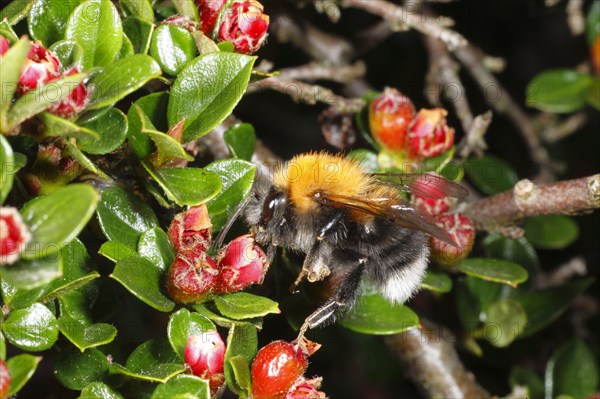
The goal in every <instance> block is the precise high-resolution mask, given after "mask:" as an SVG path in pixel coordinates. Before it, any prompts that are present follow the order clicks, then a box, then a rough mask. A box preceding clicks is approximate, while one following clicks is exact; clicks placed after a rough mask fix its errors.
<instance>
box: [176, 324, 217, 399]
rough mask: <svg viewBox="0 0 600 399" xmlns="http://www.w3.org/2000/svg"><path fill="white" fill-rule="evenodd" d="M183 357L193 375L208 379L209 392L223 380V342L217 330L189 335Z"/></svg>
mask: <svg viewBox="0 0 600 399" xmlns="http://www.w3.org/2000/svg"><path fill="white" fill-rule="evenodd" d="M184 357H185V363H186V364H187V365H188V366H189V367H190V368H191V370H192V373H194V375H196V376H198V377H200V378H203V379H205V380H208V381H209V385H210V391H211V393H213V394H214V393H215V392H216V391H217V390H218V389H219V387H221V385H223V383H224V382H225V375H224V374H223V364H224V362H225V344H224V343H223V340H222V339H221V336H220V335H219V333H218V332H217V331H215V330H212V331H207V332H204V333H202V334H199V335H191V336H189V337H188V340H187V344H186V346H185V352H184Z"/></svg>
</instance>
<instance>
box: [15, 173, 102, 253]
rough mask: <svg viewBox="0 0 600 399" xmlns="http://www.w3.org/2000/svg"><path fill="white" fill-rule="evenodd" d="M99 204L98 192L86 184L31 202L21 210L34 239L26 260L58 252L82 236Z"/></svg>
mask: <svg viewBox="0 0 600 399" xmlns="http://www.w3.org/2000/svg"><path fill="white" fill-rule="evenodd" d="M97 203H98V193H97V192H96V190H95V189H94V188H93V187H92V186H89V185H86V184H71V185H68V186H66V187H63V188H60V189H58V190H56V191H54V192H53V193H52V194H48V195H46V196H44V197H38V198H36V199H34V200H32V201H29V202H28V203H27V204H25V206H24V207H23V208H22V209H21V211H20V212H21V216H22V217H23V221H24V222H25V224H27V226H29V231H30V232H31V237H32V238H31V241H30V242H29V243H28V244H27V247H26V248H25V252H23V253H22V257H23V258H24V259H34V258H39V257H45V256H49V255H52V254H54V253H56V252H58V251H59V250H60V249H61V248H62V247H64V246H65V245H66V244H68V243H69V242H70V241H71V240H73V239H74V238H75V237H77V235H79V233H80V232H81V230H82V229H83V228H84V227H85V225H86V224H87V222H88V221H89V220H90V218H91V217H92V215H93V214H94V210H95V209H96V204H97Z"/></svg>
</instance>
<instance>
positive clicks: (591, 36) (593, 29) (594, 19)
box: [586, 1, 600, 45]
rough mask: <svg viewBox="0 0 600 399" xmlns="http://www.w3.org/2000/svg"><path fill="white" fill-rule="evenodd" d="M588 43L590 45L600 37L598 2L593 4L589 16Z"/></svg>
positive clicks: (599, 5)
mask: <svg viewBox="0 0 600 399" xmlns="http://www.w3.org/2000/svg"><path fill="white" fill-rule="evenodd" d="M586 25H587V26H586V28H587V32H586V33H587V41H588V44H589V45H592V43H594V40H596V38H597V37H598V36H600V4H599V3H598V2H597V1H594V2H592V5H591V6H590V9H589V10H588V14H587V24H586Z"/></svg>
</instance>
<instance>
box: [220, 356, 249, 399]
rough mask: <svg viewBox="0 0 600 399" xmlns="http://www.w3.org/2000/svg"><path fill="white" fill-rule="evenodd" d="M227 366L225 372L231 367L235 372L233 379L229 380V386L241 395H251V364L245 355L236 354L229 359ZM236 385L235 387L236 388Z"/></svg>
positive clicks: (232, 371) (233, 372)
mask: <svg viewBox="0 0 600 399" xmlns="http://www.w3.org/2000/svg"><path fill="white" fill-rule="evenodd" d="M225 364H226V366H225V367H226V368H225V370H226V371H225V374H226V375H227V370H229V369H231V373H232V374H233V381H229V382H227V386H228V387H229V388H230V389H231V390H232V391H237V392H236V393H237V394H238V395H240V397H249V396H250V393H251V392H252V381H251V377H250V366H249V364H248V362H247V361H246V359H244V357H243V356H234V357H232V358H231V359H228V360H227V362H226V363H225ZM234 387H235V388H234Z"/></svg>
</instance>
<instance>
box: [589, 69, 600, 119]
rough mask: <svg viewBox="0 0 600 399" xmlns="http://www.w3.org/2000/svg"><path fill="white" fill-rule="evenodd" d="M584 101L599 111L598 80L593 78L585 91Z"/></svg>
mask: <svg viewBox="0 0 600 399" xmlns="http://www.w3.org/2000/svg"><path fill="white" fill-rule="evenodd" d="M586 100H587V103H588V104H589V105H591V106H592V107H594V108H596V110H597V111H600V78H598V77H595V78H594V80H593V82H592V84H591V86H590V88H589V89H588V91H587V95H586Z"/></svg>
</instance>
